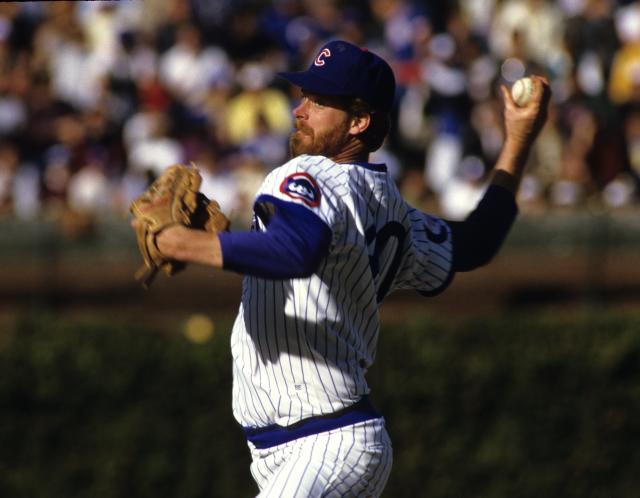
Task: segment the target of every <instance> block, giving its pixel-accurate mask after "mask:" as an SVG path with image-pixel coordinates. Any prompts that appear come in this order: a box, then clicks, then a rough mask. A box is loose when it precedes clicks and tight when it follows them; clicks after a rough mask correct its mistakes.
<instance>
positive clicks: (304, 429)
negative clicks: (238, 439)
mask: <svg viewBox="0 0 640 498" xmlns="http://www.w3.org/2000/svg"><path fill="white" fill-rule="evenodd" d="M374 418H380V414H379V413H378V412H377V411H376V409H375V408H374V407H373V405H372V404H371V401H369V397H368V396H363V397H362V398H361V399H360V401H358V402H357V403H354V404H353V405H351V406H348V407H346V408H343V409H342V410H339V411H337V412H333V413H327V414H325V415H318V416H317V417H310V418H305V419H303V420H300V421H299V422H296V423H295V424H292V425H289V426H286V427H285V426H282V425H278V424H272V425H268V426H266V427H243V428H242V429H243V430H244V434H245V436H246V437H247V440H248V441H251V443H253V445H254V446H255V447H256V448H258V449H260V450H261V449H264V448H270V447H272V446H277V445H279V444H283V443H288V442H289V441H293V440H294V439H298V438H301V437H305V436H310V435H312V434H318V433H320V432H326V431H330V430H333V429H338V428H340V427H345V426H347V425H352V424H357V423H358V422H364V421H366V420H371V419H374Z"/></svg>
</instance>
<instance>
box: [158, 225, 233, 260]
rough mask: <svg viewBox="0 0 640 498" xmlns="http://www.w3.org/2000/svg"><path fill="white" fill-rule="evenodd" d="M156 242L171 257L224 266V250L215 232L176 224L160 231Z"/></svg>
mask: <svg viewBox="0 0 640 498" xmlns="http://www.w3.org/2000/svg"><path fill="white" fill-rule="evenodd" d="M156 244H157V246H158V249H159V250H160V252H161V253H162V254H163V255H165V256H166V257H167V258H169V259H176V260H178V261H185V262H187V263H197V264H201V265H206V266H213V267H214V268H222V265H223V257H222V250H221V248H220V240H219V239H218V236H217V234H215V233H211V232H205V231H204V230H194V229H191V228H187V227H184V226H182V225H174V226H171V227H168V228H167V229H165V230H163V231H162V232H160V234H159V235H158V237H157V239H156Z"/></svg>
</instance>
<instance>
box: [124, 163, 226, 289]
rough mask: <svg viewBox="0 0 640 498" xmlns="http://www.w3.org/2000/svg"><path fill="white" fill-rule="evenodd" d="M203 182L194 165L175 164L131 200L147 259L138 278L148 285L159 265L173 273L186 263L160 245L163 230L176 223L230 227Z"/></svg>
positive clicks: (212, 228) (216, 228) (134, 223)
mask: <svg viewBox="0 0 640 498" xmlns="http://www.w3.org/2000/svg"><path fill="white" fill-rule="evenodd" d="M201 182H202V179H201V177H200V174H199V173H198V170H197V168H195V167H194V166H185V165H182V164H177V165H173V166H170V167H169V168H167V169H166V170H165V171H164V173H163V174H162V175H161V176H160V177H159V178H158V179H156V181H154V182H153V183H152V184H151V186H150V187H149V188H148V189H147V190H146V191H145V192H143V193H142V194H141V195H140V196H139V197H137V198H136V199H135V200H134V201H133V202H132V203H131V206H130V208H129V210H130V212H131V213H132V215H133V217H134V219H133V221H132V223H131V225H132V227H133V228H134V230H135V232H136V239H137V241H138V248H139V249H140V254H141V255H142V259H143V261H144V264H143V266H142V267H141V268H140V269H139V270H138V271H137V272H136V273H135V278H136V280H140V281H141V282H142V285H143V287H144V288H148V287H149V286H150V285H151V283H152V282H153V279H154V278H155V275H156V274H157V272H158V270H159V269H162V270H163V271H164V272H165V273H166V274H167V275H169V276H172V275H175V274H176V273H177V272H179V271H181V270H183V269H184V268H185V267H186V263H184V262H182V261H176V260H173V259H168V258H167V257H166V256H164V255H163V254H162V252H161V251H160V250H159V249H158V246H157V243H156V238H157V236H158V234H160V232H162V230H164V229H165V228H167V227H169V226H172V225H176V224H180V225H183V226H186V227H189V228H194V229H200V230H206V231H209V232H219V231H225V230H228V228H229V220H228V219H227V217H226V216H225V215H224V214H223V213H222V211H221V210H220V206H219V204H218V203H217V202H216V201H210V200H209V199H208V198H207V197H206V196H205V195H204V194H202V193H200V192H198V190H199V189H200V184H201Z"/></svg>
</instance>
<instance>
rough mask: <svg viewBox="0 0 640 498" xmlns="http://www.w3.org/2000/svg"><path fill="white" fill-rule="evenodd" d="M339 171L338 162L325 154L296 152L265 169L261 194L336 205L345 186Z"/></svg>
mask: <svg viewBox="0 0 640 498" xmlns="http://www.w3.org/2000/svg"><path fill="white" fill-rule="evenodd" d="M343 172H344V168H342V167H341V165H340V164H337V163H335V162H333V161H331V160H330V159H328V158H326V157H323V156H309V155H302V156H298V157H296V158H294V159H292V160H290V161H288V162H287V163H285V164H283V165H282V166H280V167H278V168H276V169H274V170H273V171H272V172H271V173H269V175H268V176H267V178H266V179H265V181H264V183H263V188H262V189H261V194H270V195H276V196H277V197H280V198H281V199H282V200H285V201H296V202H299V203H303V204H305V205H307V206H308V207H311V208H315V207H319V206H320V205H325V204H327V203H328V204H329V205H331V206H334V208H336V207H337V206H338V205H340V204H341V198H342V197H344V195H345V192H346V190H345V189H346V188H347V185H346V184H347V181H346V180H345V179H344V178H342V176H343V174H344V173H343Z"/></svg>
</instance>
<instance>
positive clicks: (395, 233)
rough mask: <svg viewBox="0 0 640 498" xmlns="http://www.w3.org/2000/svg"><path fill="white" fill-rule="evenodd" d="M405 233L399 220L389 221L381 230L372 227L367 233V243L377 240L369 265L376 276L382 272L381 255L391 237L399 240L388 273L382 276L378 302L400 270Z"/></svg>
mask: <svg viewBox="0 0 640 498" xmlns="http://www.w3.org/2000/svg"><path fill="white" fill-rule="evenodd" d="M405 235H406V233H405V231H404V227H403V226H402V225H401V224H400V223H398V222H397V221H391V222H389V223H387V224H386V225H385V226H383V227H382V228H381V229H380V231H379V232H376V229H375V227H371V228H369V229H368V230H367V231H366V233H365V238H366V241H367V245H369V244H371V243H372V242H373V241H374V240H375V241H376V244H375V246H374V250H373V254H372V255H370V256H369V265H370V266H371V273H372V274H373V276H374V278H375V277H377V276H378V274H379V273H380V255H381V254H382V252H383V251H384V249H385V247H387V243H388V242H389V239H391V237H395V239H396V241H397V245H396V250H395V252H394V253H393V256H392V257H391V263H390V264H389V266H388V267H387V271H386V273H385V274H384V275H382V277H381V281H380V286H379V287H378V294H377V299H378V302H381V301H382V299H384V296H386V295H387V292H389V288H390V287H391V283H392V282H393V279H394V278H395V276H396V273H397V272H398V268H399V266H400V261H401V260H402V248H403V246H404V238H405Z"/></svg>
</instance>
